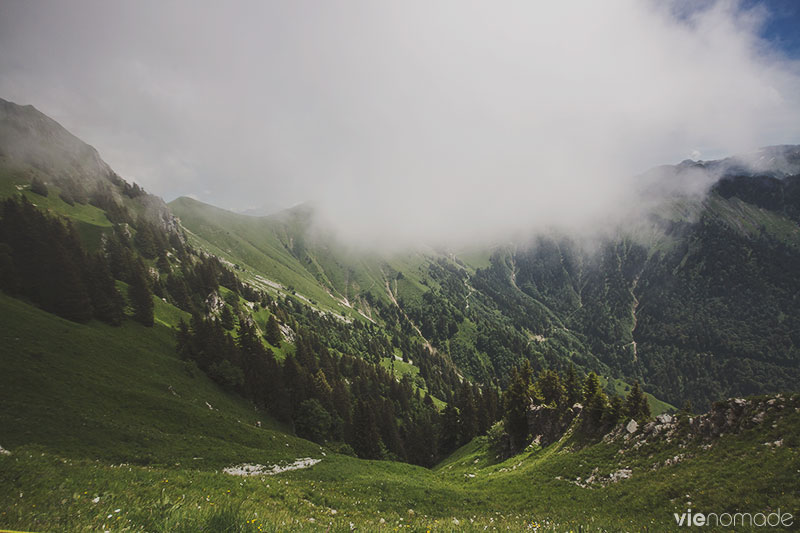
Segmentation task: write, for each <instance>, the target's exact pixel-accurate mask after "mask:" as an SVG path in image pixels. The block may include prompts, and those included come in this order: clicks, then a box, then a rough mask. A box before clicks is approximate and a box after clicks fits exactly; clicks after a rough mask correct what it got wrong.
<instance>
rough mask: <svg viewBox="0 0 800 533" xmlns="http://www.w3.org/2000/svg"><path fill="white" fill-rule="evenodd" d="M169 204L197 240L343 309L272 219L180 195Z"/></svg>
mask: <svg viewBox="0 0 800 533" xmlns="http://www.w3.org/2000/svg"><path fill="white" fill-rule="evenodd" d="M169 207H170V209H171V210H172V211H173V213H175V215H176V216H178V217H179V218H180V219H181V223H182V224H183V226H184V227H185V228H186V229H187V230H189V231H190V232H191V233H190V238H191V240H192V242H193V244H196V245H198V246H200V247H201V248H208V249H209V251H211V252H214V253H217V254H218V255H220V256H221V257H223V258H225V259H227V260H229V261H231V262H233V263H238V264H240V265H242V266H243V267H245V268H246V270H248V271H251V273H252V272H255V273H258V274H260V275H262V276H264V277H266V278H267V279H269V280H272V281H277V282H279V283H281V284H282V285H284V286H285V287H290V288H293V289H294V290H296V291H297V292H299V293H300V294H302V295H303V296H305V297H307V298H309V299H312V300H315V301H316V302H318V303H320V304H322V306H324V307H326V308H328V309H333V310H335V311H337V312H341V311H342V310H343V307H342V306H341V305H340V304H339V303H338V302H337V301H336V299H335V298H333V297H332V296H331V295H330V294H328V292H326V290H325V288H324V287H323V286H321V285H320V283H319V281H318V280H317V279H316V278H315V277H314V276H313V275H312V274H311V273H310V272H309V271H308V270H307V268H306V265H303V264H302V263H301V262H300V261H299V260H298V258H297V257H295V256H294V255H293V254H292V251H291V250H290V249H289V247H288V244H289V243H284V242H283V241H281V239H280V238H279V234H280V230H281V228H279V227H277V225H276V224H274V223H273V222H272V220H271V219H269V218H267V217H250V216H246V215H238V214H236V213H231V212H229V211H225V210H224V209H219V208H216V207H213V206H210V205H207V204H203V203H202V202H198V201H196V200H192V199H190V198H178V199H177V200H174V201H173V202H171V203H170V204H169Z"/></svg>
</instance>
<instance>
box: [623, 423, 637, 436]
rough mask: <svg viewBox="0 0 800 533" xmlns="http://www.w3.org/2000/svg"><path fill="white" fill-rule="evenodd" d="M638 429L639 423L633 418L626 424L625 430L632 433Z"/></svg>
mask: <svg viewBox="0 0 800 533" xmlns="http://www.w3.org/2000/svg"><path fill="white" fill-rule="evenodd" d="M637 429H639V424H637V423H636V420H631V421H630V422H628V425H627V426H625V430H626V431H627V432H628V433H631V434H633V433H636V430H637Z"/></svg>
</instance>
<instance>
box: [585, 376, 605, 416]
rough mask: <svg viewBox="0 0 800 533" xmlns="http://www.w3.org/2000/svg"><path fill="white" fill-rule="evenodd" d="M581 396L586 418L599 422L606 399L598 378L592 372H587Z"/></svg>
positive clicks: (603, 411)
mask: <svg viewBox="0 0 800 533" xmlns="http://www.w3.org/2000/svg"><path fill="white" fill-rule="evenodd" d="M583 398H584V402H585V406H584V409H585V410H586V415H587V420H589V421H590V422H592V423H593V424H599V423H600V421H601V420H602V418H603V414H604V413H605V410H606V406H607V404H608V399H607V398H606V395H605V393H604V392H603V391H602V389H601V388H600V378H599V377H597V374H595V373H594V372H589V375H588V376H586V380H585V381H584V385H583Z"/></svg>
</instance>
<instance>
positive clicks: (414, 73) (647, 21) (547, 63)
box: [0, 0, 800, 243]
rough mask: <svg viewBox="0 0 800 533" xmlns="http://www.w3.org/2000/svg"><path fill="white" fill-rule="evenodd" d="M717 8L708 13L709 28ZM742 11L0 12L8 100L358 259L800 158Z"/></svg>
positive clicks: (28, 6) (769, 60)
mask: <svg viewBox="0 0 800 533" xmlns="http://www.w3.org/2000/svg"><path fill="white" fill-rule="evenodd" d="M698 6H699V7H698ZM769 16H770V13H769V11H768V4H767V7H763V6H758V5H757V6H756V8H754V9H744V8H743V7H742V6H741V5H740V4H738V3H736V2H704V3H697V2H677V1H676V2H668V3H663V2H642V1H634V0H615V1H613V2H593V1H588V0H587V1H583V2H570V3H566V2H559V3H557V2H550V3H531V2H521V1H520V2H512V1H501V2H492V3H487V2H462V1H458V2H456V1H442V2H434V3H431V2H421V1H419V2H414V1H412V2H370V1H367V0H363V1H353V2H347V3H336V4H333V3H327V2H314V1H299V2H282V3H280V2H270V3H261V2H253V3H250V2H243V3H238V4H234V5H225V6H223V5H222V4H219V3H216V2H206V3H196V2H192V3H173V2H167V3H162V2H137V3H134V4H129V5H123V4H119V3H107V2H100V1H98V2H78V3H70V4H69V5H66V4H64V3H62V2H53V3H43V2H37V3H5V4H3V5H2V7H0V21H2V22H0V72H3V74H4V75H3V76H1V77H0V94H2V95H4V96H5V97H6V98H9V99H12V100H15V101H17V102H19V103H33V104H34V105H36V106H37V107H39V108H40V109H42V110H43V111H44V112H46V113H48V114H50V115H51V116H53V117H54V118H56V119H57V120H59V121H60V122H62V124H64V125H65V126H66V127H67V128H68V129H70V130H72V131H73V132H74V133H76V134H77V135H79V136H80V137H82V138H83V139H84V140H86V141H87V142H90V143H91V144H93V145H95V146H96V147H97V148H98V150H100V152H101V154H102V155H103V156H104V158H105V159H106V160H107V161H108V162H109V164H111V166H112V167H114V168H115V169H116V170H117V171H118V172H119V173H120V174H122V175H123V176H125V177H127V178H130V179H134V180H136V181H138V182H140V183H142V184H143V185H144V186H145V187H146V188H147V189H149V190H151V191H153V192H155V193H157V194H161V195H164V196H165V197H167V199H170V198H171V197H174V196H177V195H180V194H185V193H188V192H191V191H203V190H208V191H209V192H208V193H207V194H203V195H201V199H203V200H204V201H208V202H210V203H214V204H217V205H221V206H224V207H229V208H247V207H252V206H253V205H275V204H279V205H280V204H282V205H287V206H288V205H292V204H293V203H297V202H300V201H312V202H314V203H315V204H316V205H317V206H319V208H320V210H321V212H322V213H323V217H324V219H325V220H326V221H328V223H329V224H333V227H335V228H336V229H337V230H338V231H339V232H340V233H341V234H342V235H343V236H346V237H351V238H354V239H357V240H359V241H360V242H363V243H374V242H382V243H386V242H390V243H409V242H419V241H420V240H424V241H431V242H449V243H457V242H459V243H463V242H468V241H475V240H482V239H493V238H498V237H500V236H503V235H506V234H509V233H510V232H514V231H519V230H525V229H529V228H543V227H552V226H557V227H566V228H570V227H573V228H574V227H586V226H591V225H594V224H596V223H597V221H598V220H606V219H609V218H611V219H613V218H614V217H615V216H616V215H617V214H618V213H619V212H620V211H621V210H624V208H625V206H626V205H630V204H631V203H632V202H636V201H637V198H636V197H634V196H632V191H634V190H636V187H635V186H634V185H635V184H634V182H633V180H635V176H636V175H637V174H639V173H641V172H642V171H644V170H646V169H647V168H649V167H651V166H654V165H657V164H661V163H668V162H677V161H679V160H681V159H684V158H685V157H686V155H687V154H691V153H698V154H699V153H702V154H704V156H705V157H707V158H711V157H714V156H723V155H727V154H730V153H735V152H739V151H744V150H750V149H752V148H754V147H757V146H762V145H767V144H777V143H796V142H800V69H799V68H798V64H797V62H796V61H793V60H792V59H790V58H787V57H784V56H783V55H781V53H780V51H779V50H775V49H773V48H771V47H770V44H769V43H767V42H765V41H763V40H761V39H760V37H759V31H760V28H761V26H762V24H763V23H764V21H765V20H767V19H768V17H769Z"/></svg>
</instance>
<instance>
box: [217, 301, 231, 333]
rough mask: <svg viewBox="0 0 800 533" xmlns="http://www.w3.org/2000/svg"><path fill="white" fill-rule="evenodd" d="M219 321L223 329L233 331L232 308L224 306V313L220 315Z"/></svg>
mask: <svg viewBox="0 0 800 533" xmlns="http://www.w3.org/2000/svg"><path fill="white" fill-rule="evenodd" d="M219 320H220V323H221V324H222V327H223V328H225V329H227V330H231V329H233V326H234V323H233V313H232V312H231V308H230V307H228V306H227V305H224V304H223V305H222V312H221V313H220V316H219Z"/></svg>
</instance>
